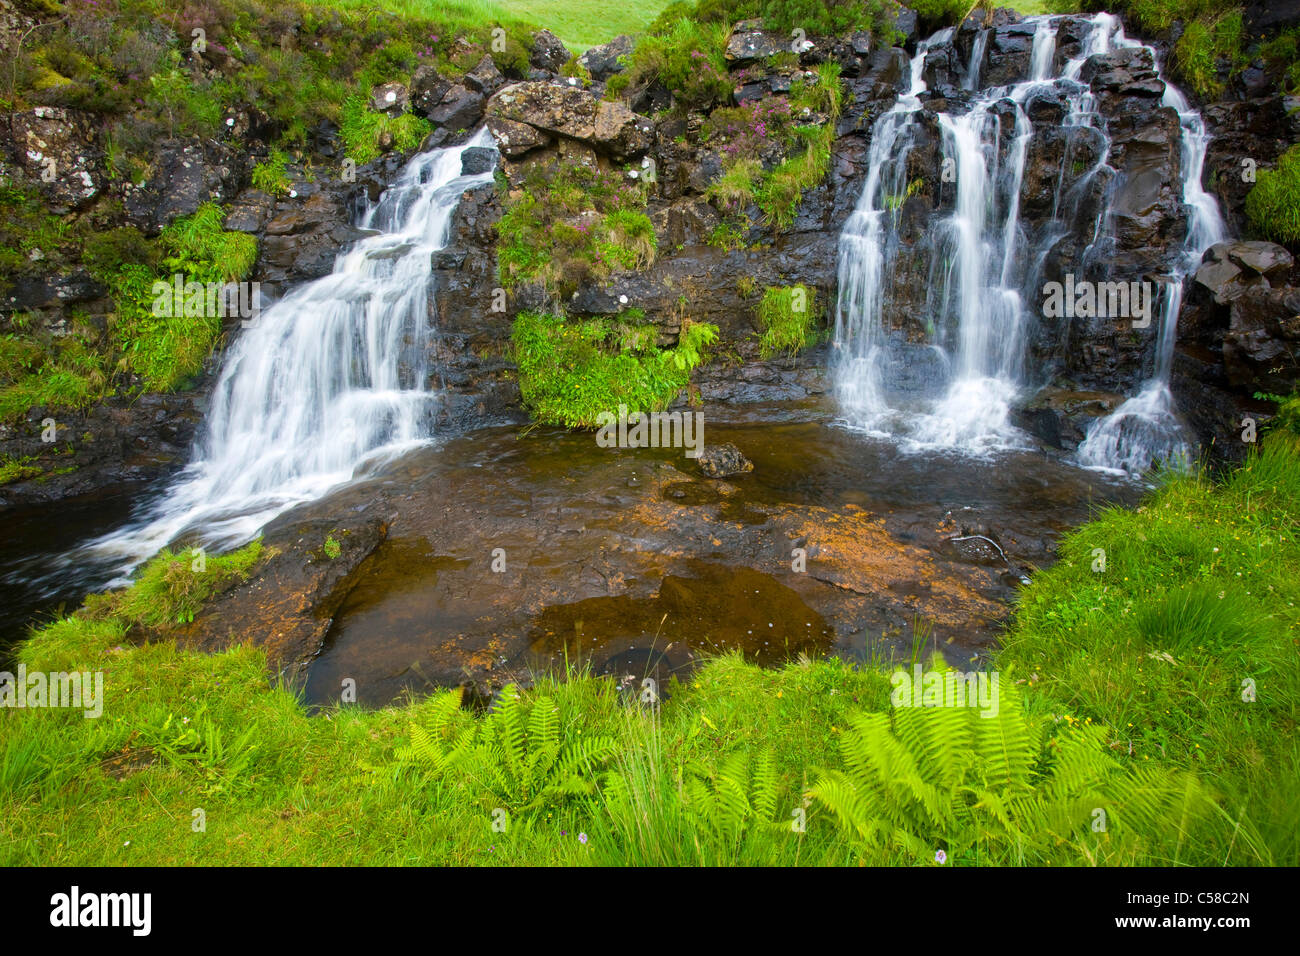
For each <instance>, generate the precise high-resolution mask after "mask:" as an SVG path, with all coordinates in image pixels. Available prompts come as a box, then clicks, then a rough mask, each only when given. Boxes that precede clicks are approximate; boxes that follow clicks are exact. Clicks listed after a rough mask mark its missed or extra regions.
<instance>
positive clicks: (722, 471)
mask: <svg viewBox="0 0 1300 956" xmlns="http://www.w3.org/2000/svg"><path fill="white" fill-rule="evenodd" d="M696 464H697V465H698V466H699V468H700V471H702V472H704V474H705V475H707V476H708V477H710V478H730V477H732V476H733V475H746V474H749V473H750V472H751V471H753V470H754V463H753V462H752V461H750V460H749V459H748V458H746V457H745V456H744V455H743V454H741V452H740V449H739V448H737V447H736V446H735V445H733V444H731V443H730V442H724V443H722V444H720V445H707V446H705V448H704V450H703V451H701V452H700V457H699V458H697V459H696Z"/></svg>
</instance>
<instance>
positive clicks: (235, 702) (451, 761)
mask: <svg viewBox="0 0 1300 956" xmlns="http://www.w3.org/2000/svg"><path fill="white" fill-rule="evenodd" d="M1298 466H1300V439H1296V438H1288V437H1287V434H1286V433H1285V432H1284V431H1281V430H1278V431H1274V432H1273V433H1271V434H1270V435H1269V436H1268V437H1267V439H1266V441H1265V443H1264V446H1263V448H1262V451H1259V452H1256V453H1253V454H1252V455H1251V457H1250V459H1249V461H1248V462H1247V463H1246V465H1245V466H1244V467H1242V468H1241V469H1240V470H1239V471H1237V472H1236V473H1235V474H1233V475H1230V476H1228V477H1227V478H1225V479H1224V480H1222V481H1221V482H1217V483H1216V482H1213V481H1211V480H1209V479H1207V478H1204V477H1189V476H1182V477H1179V476H1172V477H1170V478H1169V479H1168V481H1167V483H1166V484H1165V485H1164V486H1163V487H1162V488H1161V490H1159V491H1158V492H1157V493H1156V494H1155V495H1154V496H1153V497H1152V498H1151V499H1150V500H1148V501H1147V502H1146V503H1145V504H1144V505H1143V506H1142V507H1140V508H1139V509H1137V510H1136V511H1124V510H1122V509H1111V510H1108V511H1106V512H1104V513H1103V514H1101V515H1100V516H1099V518H1098V520H1097V521H1095V522H1093V523H1092V524H1089V525H1086V526H1084V527H1082V528H1080V529H1079V530H1078V531H1076V532H1075V533H1074V534H1073V535H1071V536H1070V537H1069V538H1068V539H1067V541H1066V542H1065V546H1064V549H1063V552H1062V560H1061V562H1060V563H1059V564H1058V565H1056V566H1055V567H1053V568H1052V569H1050V570H1048V571H1046V572H1044V573H1041V574H1039V575H1037V576H1036V577H1035V580H1034V583H1033V584H1032V585H1031V586H1030V588H1029V589H1028V590H1027V591H1026V593H1025V595H1024V599H1023V600H1022V602H1021V606H1020V608H1019V610H1018V612H1017V615H1016V619H1015V621H1014V623H1013V624H1012V626H1011V629H1010V631H1009V633H1008V635H1007V638H1006V642H1005V644H1006V646H1005V649H1004V650H1003V651H1002V652H1001V653H1000V655H999V656H998V657H997V658H996V660H995V662H994V664H995V668H994V671H995V673H997V674H998V676H999V678H1000V680H999V682H998V684H997V691H996V698H995V699H996V701H997V714H996V716H995V717H985V716H981V714H982V713H983V712H982V711H980V710H976V709H970V708H953V707H923V708H917V709H911V708H907V707H894V708H891V706H890V690H891V681H890V679H889V676H888V669H887V667H879V666H877V665H875V664H868V665H866V666H860V667H852V666H850V665H848V664H846V663H844V662H842V661H838V660H821V661H813V660H809V659H807V658H801V659H799V660H797V661H794V662H791V663H790V664H788V665H786V666H785V667H782V668H778V669H768V670H764V669H761V668H758V667H756V666H754V665H752V664H749V663H747V662H745V661H744V660H742V659H741V658H740V657H739V655H736V654H731V655H726V656H722V657H719V658H715V659H712V660H710V661H709V662H707V663H706V664H704V665H703V666H702V667H701V668H700V669H698V670H696V671H695V672H694V673H693V674H691V675H690V676H689V677H687V678H686V679H685V681H684V682H681V683H679V682H677V681H673V682H672V684H671V685H670V686H669V687H666V688H661V693H660V694H659V695H658V697H659V699H658V702H657V703H655V702H653V701H652V702H650V703H638V702H637V701H636V700H634V699H629V698H626V697H624V696H622V695H620V693H619V692H618V690H617V688H616V686H615V684H614V683H613V682H611V681H609V680H608V679H600V678H594V677H591V676H590V675H589V674H587V673H586V672H585V671H584V670H583V668H582V666H581V664H575V665H574V667H573V668H571V669H570V670H569V671H567V672H566V673H565V674H563V675H558V677H557V676H547V675H540V676H539V680H538V681H537V683H536V684H535V686H533V687H531V688H529V689H527V690H518V689H514V688H507V689H506V691H505V692H503V693H502V694H501V695H500V697H499V699H498V701H497V703H496V706H494V707H493V708H492V709H491V711H490V712H488V713H486V714H484V713H475V712H473V711H471V710H466V709H463V708H462V707H461V706H460V704H461V695H460V692H459V691H444V692H441V693H438V694H435V695H433V696H432V697H429V698H427V699H425V700H421V701H413V702H411V703H407V704H401V705H395V706H392V707H387V708H383V709H381V710H377V711H365V710H361V709H359V708H356V707H353V706H346V705H345V706H342V707H335V708H328V709H327V710H326V711H325V712H324V713H322V714H320V715H318V716H314V717H311V716H308V715H307V712H306V710H305V709H304V708H303V707H302V706H301V705H300V704H299V702H298V701H297V699H296V698H295V696H294V694H293V693H292V692H290V691H289V690H287V689H284V688H281V687H274V686H271V685H270V684H268V679H267V672H266V662H265V658H264V657H263V655H262V654H261V653H260V652H257V651H254V650H252V649H250V648H248V647H243V646H240V647H234V648H232V649H230V650H228V651H224V652H222V653H219V654H213V655H205V654H198V653H193V652H189V651H182V650H180V649H178V648H177V647H176V645H175V644H174V643H173V642H171V641H168V640H155V641H151V642H148V643H135V642H131V641H129V640H128V639H127V638H129V637H130V636H131V632H130V630H129V629H130V627H131V625H132V624H133V623H136V622H139V623H142V624H146V626H150V627H154V626H156V627H157V628H159V629H160V636H165V634H166V630H167V628H168V627H169V626H170V625H169V622H172V621H175V620H178V619H181V620H183V619H185V618H186V617H187V616H190V615H192V614H193V613H194V610H195V608H196V606H197V605H196V600H200V599H201V598H202V596H204V595H205V594H213V593H217V592H219V590H220V589H221V588H222V587H224V586H226V584H227V583H229V582H230V581H232V580H237V579H238V578H239V577H240V576H241V575H243V574H245V573H247V571H248V570H249V569H250V568H251V567H252V566H253V564H254V563H255V562H256V560H257V548H258V546H257V545H256V544H254V545H253V546H250V548H248V549H245V550H244V551H242V552H238V553H237V555H238V557H236V556H233V555H232V556H229V558H230V561H231V564H230V565H229V566H227V568H226V571H222V570H220V569H221V567H222V566H221V564H220V562H221V561H223V560H225V559H223V558H221V557H219V556H208V558H207V570H206V572H203V573H201V574H199V575H197V576H196V575H194V572H193V571H192V567H193V565H192V560H193V559H192V557H191V555H189V554H184V555H164V556H160V558H159V559H157V561H156V562H153V563H151V564H150V565H149V566H148V567H147V568H146V569H145V571H144V572H143V573H142V574H141V576H140V579H139V581H138V583H137V584H136V585H135V586H134V587H133V588H131V589H129V590H128V591H125V592H118V593H117V594H114V595H108V596H105V597H102V598H96V599H92V601H91V602H89V604H88V606H87V608H85V609H84V610H83V611H81V612H79V613H78V614H76V615H74V616H73V617H70V618H65V619H63V620H60V621H56V622H54V623H52V624H50V625H48V626H47V627H45V628H43V629H41V630H40V631H39V632H38V633H36V634H35V635H34V636H33V638H32V639H31V640H30V641H29V642H28V643H26V644H25V645H24V646H23V647H22V648H21V650H20V654H21V657H22V660H23V662H24V663H25V664H26V665H27V666H28V668H29V669H42V670H72V669H97V670H103V671H104V673H105V690H106V705H105V710H104V716H103V717H102V718H100V719H98V720H87V719H84V718H83V717H82V716H81V714H80V713H74V712H69V711H67V710H60V709H53V708H45V709H40V708H38V709H30V710H24V711H21V712H15V714H14V715H13V717H12V719H8V720H5V721H4V722H2V723H0V810H3V812H2V813H0V821H3V822H0V862H3V863H4V864H6V865H18V864H23V863H37V862H39V863H41V864H44V865H50V864H77V865H90V864H105V865H108V864H111V865H120V864H136V865H160V864H184V863H196V862H203V863H208V864H218V865H220V864H249V863H256V864H270V865H284V864H300V865H305V864H321V863H335V864H349V863H364V864H368V865H394V864H396V865H400V864H412V863H416V864H419V863H443V864H458V865H465V864H470V865H473V864H487V865H499V864H535V865H547V864H551V865H581V864H610V865H625V864H645V865H701V864H719V865H777V864H783V865H796V864H809V865H825V864H830V865H840V864H860V863H868V864H902V865H908V864H910V865H932V866H933V865H974V864H1012V865H1016V864H1050V865H1095V864H1105V865H1117V864H1134V865H1167V864H1178V865H1216V866H1218V865H1225V864H1227V865H1252V864H1255V865H1258V864H1264V865H1294V864H1295V863H1296V862H1297V861H1298V860H1300V843H1298V840H1300V837H1298V836H1297V834H1300V826H1297V824H1298V823H1300V819H1298V817H1300V810H1298V809H1297V807H1296V805H1295V802H1294V799H1293V796H1294V795H1293V793H1292V792H1291V791H1292V789H1293V787H1292V782H1293V781H1294V780H1295V779H1297V776H1298V774H1300V737H1298V736H1297V734H1296V719H1297V708H1298V707H1300V664H1298V663H1297V661H1298V658H1297V653H1296V647H1297V640H1300V634H1298V633H1297V626H1298V625H1300V615H1297V612H1296V610H1295V608H1296V600H1297V598H1298V597H1300V594H1298V593H1297V591H1298V590H1300V549H1297V548H1296V547H1295V541H1294V535H1295V534H1296V533H1298V532H1300V477H1298V476H1300V467H1298ZM1098 548H1101V549H1104V550H1105V552H1106V555H1105V558H1106V560H1105V564H1104V569H1103V570H1094V568H1096V567H1099V565H1098V564H1097V558H1098V555H1097V553H1096V549H1098ZM204 574H206V575H213V577H211V578H205V577H204ZM187 576H190V577H196V578H197V581H194V580H190V577H187ZM205 581H206V582H211V583H210V584H209V583H199V582H205ZM1148 596H1150V599H1148ZM147 622H157V623H156V624H148V623H147ZM667 639H671V636H667ZM934 663H935V665H936V666H941V665H939V664H938V662H937V661H936V662H934ZM559 677H563V678H564V679H563V680H561V679H558V678H559ZM1248 679H1249V680H1248ZM214 689H216V692H214ZM196 809H198V810H201V811H202V820H203V822H204V825H203V827H202V828H199V827H196V826H195V821H196V820H198V819H199V817H198V816H197V815H196V814H195V812H194V811H195V810H196ZM340 820H344V821H346V822H347V826H346V829H345V831H343V832H342V837H341V838H339V839H321V835H322V834H335V835H338V834H340V831H339V830H338V826H339V823H338V821H340ZM124 833H126V834H129V840H128V839H125V838H124V837H123V834H124Z"/></svg>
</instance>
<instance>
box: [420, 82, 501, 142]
mask: <svg viewBox="0 0 1300 956" xmlns="http://www.w3.org/2000/svg"><path fill="white" fill-rule="evenodd" d="M486 104H487V98H486V97H485V96H484V95H483V94H482V93H480V92H478V91H477V90H471V89H467V88H466V87H464V86H459V85H457V86H453V87H451V88H450V89H449V90H448V91H447V92H446V94H445V95H444V96H443V98H442V101H441V102H440V103H439V104H438V105H437V106H435V107H434V108H433V109H431V110H429V111H428V112H427V113H426V114H425V115H426V116H427V117H428V119H429V122H431V123H433V124H434V125H436V126H440V127H442V128H443V129H445V130H446V131H447V132H448V133H459V132H462V131H464V130H467V129H469V128H470V127H472V126H474V125H475V124H477V123H478V121H479V120H480V119H482V118H483V109H484V107H485V106H486Z"/></svg>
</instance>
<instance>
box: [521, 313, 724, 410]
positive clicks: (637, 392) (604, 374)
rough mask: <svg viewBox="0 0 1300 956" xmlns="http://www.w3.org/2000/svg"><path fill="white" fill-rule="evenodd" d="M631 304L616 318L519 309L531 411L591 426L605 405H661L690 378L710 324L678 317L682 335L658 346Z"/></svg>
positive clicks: (713, 331)
mask: <svg viewBox="0 0 1300 956" xmlns="http://www.w3.org/2000/svg"><path fill="white" fill-rule="evenodd" d="M642 318H643V316H641V315H640V313H639V310H634V309H629V310H628V311H627V312H626V313H625V314H624V315H623V316H621V317H620V318H619V319H618V320H617V321H613V322H611V321H608V320H604V319H590V320H587V321H583V322H575V321H566V320H565V319H564V318H563V317H560V316H554V315H539V314H536V313H532V312H523V313H521V314H520V315H519V317H518V318H516V319H515V324H514V330H513V337H512V342H513V346H514V353H515V361H516V363H517V364H518V366H519V388H520V392H521V393H522V396H523V401H524V405H525V406H526V407H527V408H528V410H529V411H530V412H531V413H532V415H533V417H534V418H535V419H536V420H537V421H539V422H543V423H546V424H557V425H565V426H567V427H569V428H594V427H596V426H597V425H598V424H599V421H598V419H599V417H600V416H601V415H602V413H612V414H614V415H617V414H618V411H619V406H620V405H626V406H627V407H628V410H629V412H633V413H635V412H651V411H659V410H661V409H664V408H666V407H667V406H668V405H669V404H671V402H672V401H673V399H675V398H676V397H677V396H678V394H679V393H680V392H681V390H682V389H683V388H685V387H686V386H687V385H688V384H689V382H690V373H691V370H692V369H694V368H695V367H696V366H697V365H699V364H700V362H702V361H703V360H704V352H705V350H706V349H707V347H708V346H709V345H710V344H712V343H713V342H714V341H715V340H716V338H717V328H716V327H715V326H712V325H707V324H700V323H694V324H692V323H690V322H689V321H685V322H683V326H682V333H681V335H680V337H679V342H678V344H677V345H676V346H674V347H673V348H671V349H660V348H656V347H655V344H654V341H655V330H654V328H653V326H647V325H644V324H641V323H640V320H641V319H642Z"/></svg>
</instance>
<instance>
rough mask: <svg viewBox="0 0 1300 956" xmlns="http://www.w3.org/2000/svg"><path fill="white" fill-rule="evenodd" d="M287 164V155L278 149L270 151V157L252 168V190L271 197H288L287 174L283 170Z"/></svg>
mask: <svg viewBox="0 0 1300 956" xmlns="http://www.w3.org/2000/svg"><path fill="white" fill-rule="evenodd" d="M288 162H289V156H288V154H287V153H285V152H283V151H282V150H278V149H273V150H271V155H270V156H268V157H267V158H266V159H265V160H263V161H262V162H260V163H258V164H257V165H256V166H254V167H253V175H252V181H253V188H254V189H260V190H261V191H262V192H264V193H270V194H271V195H272V196H285V195H288V193H289V174H288V172H287V171H286V170H285V166H286V165H287V164H288Z"/></svg>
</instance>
